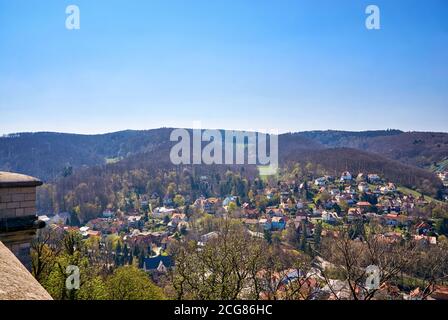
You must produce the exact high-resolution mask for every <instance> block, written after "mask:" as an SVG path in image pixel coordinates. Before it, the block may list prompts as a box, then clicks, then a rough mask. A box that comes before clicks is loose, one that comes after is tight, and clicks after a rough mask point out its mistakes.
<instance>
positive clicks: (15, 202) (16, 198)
mask: <svg viewBox="0 0 448 320" xmlns="http://www.w3.org/2000/svg"><path fill="white" fill-rule="evenodd" d="M35 213H36V187H22V188H0V219H2V218H17V217H26V216H30V215H35Z"/></svg>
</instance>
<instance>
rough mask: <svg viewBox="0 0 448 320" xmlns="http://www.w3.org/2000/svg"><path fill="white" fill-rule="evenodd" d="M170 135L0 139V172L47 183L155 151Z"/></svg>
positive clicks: (130, 133)
mask: <svg viewBox="0 0 448 320" xmlns="http://www.w3.org/2000/svg"><path fill="white" fill-rule="evenodd" d="M170 132H171V129H168V128H161V129H156V130H147V131H133V130H127V131H120V132H114V133H108V134H99V135H80V134H67V133H53V132H38V133H19V134H14V135H9V136H4V137H0V170H3V171H16V172H21V173H25V174H30V175H33V176H36V177H39V178H40V179H44V180H46V181H49V180H52V179H54V178H57V177H60V176H63V175H67V174H70V173H71V171H72V169H76V168H79V167H82V166H88V167H91V166H97V165H102V164H105V163H107V162H115V161H118V160H120V159H123V158H126V157H128V156H130V155H133V154H137V153H141V152H147V151H151V150H154V149H156V148H157V146H158V145H159V144H162V143H166V141H169V135H170Z"/></svg>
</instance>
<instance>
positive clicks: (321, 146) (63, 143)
mask: <svg viewBox="0 0 448 320" xmlns="http://www.w3.org/2000/svg"><path fill="white" fill-rule="evenodd" d="M171 131H172V129H171V128H161V129H154V130H145V131H133V130H127V131H120V132H114V133H109V134H101V135H78V134H63V133H49V132H41V133H21V134H15V135H9V136H4V137H1V138H0V170H4V171H16V172H20V173H25V174H30V175H33V176H36V177H39V178H41V179H43V180H45V181H52V180H54V179H57V178H61V177H64V176H70V175H72V174H73V173H74V172H76V171H78V169H80V168H92V167H94V168H95V169H94V170H102V169H101V168H103V169H104V170H107V169H110V168H113V167H115V168H122V169H123V170H122V171H126V168H129V167H132V168H134V169H138V167H139V166H141V165H144V166H148V167H150V166H152V165H155V164H157V163H160V164H162V163H165V162H166V163H167V164H168V160H169V156H168V154H169V149H170V147H171V146H172V145H173V142H170V141H169V136H170V133H171ZM279 147H280V161H281V162H282V163H285V162H286V161H301V162H305V161H308V162H313V163H315V164H321V165H322V166H323V167H325V169H326V170H327V171H330V172H337V171H340V170H346V169H347V170H351V171H355V172H356V171H376V172H378V173H384V174H385V175H386V176H387V177H388V178H389V179H391V180H393V181H395V182H397V183H403V184H406V185H409V186H411V187H416V188H418V189H420V190H422V191H424V192H425V193H427V194H433V195H434V194H435V192H436V190H437V189H438V188H439V187H440V181H439V180H437V178H436V177H435V175H433V174H431V173H430V172H429V170H426V171H424V170H419V169H418V168H416V166H419V167H421V168H425V169H434V168H436V166H433V167H431V165H434V164H436V165H441V164H443V163H445V162H446V159H447V158H448V134H446V133H419V132H409V133H405V132H401V131H398V130H385V131H366V132H344V131H310V132H301V133H294V134H290V133H288V134H282V135H280V136H279ZM347 147H348V148H347ZM366 151H367V152H366ZM126 160H127V161H126ZM392 160H397V161H392ZM117 162H118V163H120V165H119V166H105V165H106V164H114V163H117ZM120 170H121V169H120ZM92 172H93V171H92ZM92 172H91V173H92Z"/></svg>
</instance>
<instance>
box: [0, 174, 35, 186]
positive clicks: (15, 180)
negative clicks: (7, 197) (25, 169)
mask: <svg viewBox="0 0 448 320" xmlns="http://www.w3.org/2000/svg"><path fill="white" fill-rule="evenodd" d="M40 185H42V181H40V180H39V179H37V178H34V177H30V176H27V175H24V174H19V173H12V172H4V171H0V188H20V187H37V186H40Z"/></svg>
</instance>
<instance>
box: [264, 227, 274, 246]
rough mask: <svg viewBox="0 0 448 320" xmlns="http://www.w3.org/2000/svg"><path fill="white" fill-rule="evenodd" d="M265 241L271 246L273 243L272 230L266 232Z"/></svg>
mask: <svg viewBox="0 0 448 320" xmlns="http://www.w3.org/2000/svg"><path fill="white" fill-rule="evenodd" d="M264 240H266V242H267V243H269V244H271V243H272V231H271V230H270V229H265V230H264Z"/></svg>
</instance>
